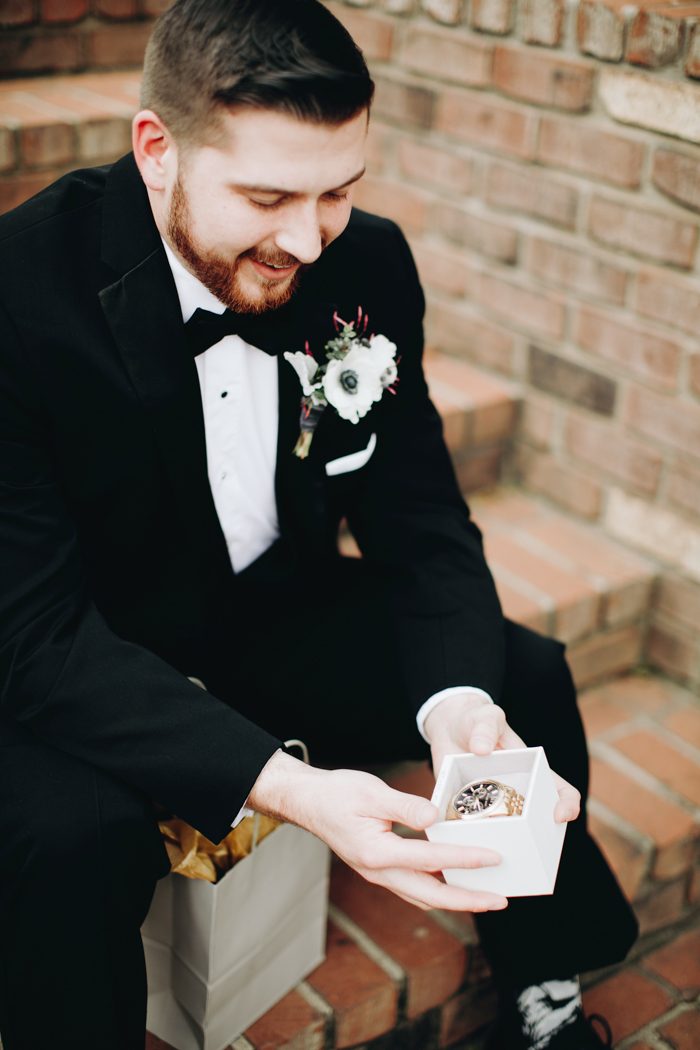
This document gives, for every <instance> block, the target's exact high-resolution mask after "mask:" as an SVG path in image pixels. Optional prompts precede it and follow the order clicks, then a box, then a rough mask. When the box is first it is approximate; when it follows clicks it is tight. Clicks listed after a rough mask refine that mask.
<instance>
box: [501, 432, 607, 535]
mask: <svg viewBox="0 0 700 1050" xmlns="http://www.w3.org/2000/svg"><path fill="white" fill-rule="evenodd" d="M517 470H518V476H519V477H520V478H521V479H522V481H523V483H524V485H525V486H526V488H529V489H531V490H532V491H533V492H538V493H540V495H542V496H546V497H547V499H551V500H552V501H553V502H554V503H557V504H558V505H559V506H560V507H564V509H565V510H570V511H573V513H574V514H578V515H579V516H580V517H582V518H589V519H594V518H597V517H598V515H599V513H600V508H601V502H602V490H601V487H600V485H599V484H598V482H597V481H594V480H593V479H592V478H590V477H589V476H588V475H587V474H585V473H584V472H583V471H580V470H576V469H575V468H573V467H572V466H570V465H569V464H566V463H560V462H559V461H558V460H556V459H555V458H554V457H553V456H549V455H547V454H546V453H539V452H536V451H534V450H528V449H525V448H521V449H519V450H518V454H517Z"/></svg>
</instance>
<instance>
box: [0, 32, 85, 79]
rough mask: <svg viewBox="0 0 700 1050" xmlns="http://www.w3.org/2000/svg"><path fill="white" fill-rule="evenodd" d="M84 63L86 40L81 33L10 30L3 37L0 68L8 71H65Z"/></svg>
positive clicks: (0, 48) (0, 41)
mask: <svg viewBox="0 0 700 1050" xmlns="http://www.w3.org/2000/svg"><path fill="white" fill-rule="evenodd" d="M83 65H84V61H83V53H82V41H81V39H80V38H79V35H78V34H77V33H69V32H50V31H46V32H44V33H42V34H41V36H29V35H25V34H23V33H13V34H12V35H10V34H9V33H6V34H5V35H4V37H0V69H2V70H4V72H5V73H6V74H7V73H52V72H56V73H65V72H68V71H69V70H75V69H80V68H81V67H82V66H83Z"/></svg>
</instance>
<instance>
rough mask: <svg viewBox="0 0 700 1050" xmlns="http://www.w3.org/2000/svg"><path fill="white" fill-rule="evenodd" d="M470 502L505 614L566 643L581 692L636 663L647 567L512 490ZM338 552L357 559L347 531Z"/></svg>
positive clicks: (649, 576) (648, 583) (649, 577)
mask: <svg viewBox="0 0 700 1050" xmlns="http://www.w3.org/2000/svg"><path fill="white" fill-rule="evenodd" d="M429 367H430V366H429ZM448 433H449V425H448ZM469 503H470V506H471V509H472V514H473V517H474V519H475V520H476V522H477V523H478V525H479V527H480V528H481V530H482V532H483V534H484V543H485V549H486V554H487V558H488V561H489V564H490V566H491V569H492V571H493V575H494V578H495V581H496V586H497V588H498V592H499V595H500V598H501V602H502V605H503V608H504V611H505V614H506V615H507V616H509V617H510V618H511V619H513V620H516V621H517V622H518V623H523V624H525V625H527V626H529V627H532V628H533V629H534V630H537V631H541V632H543V633H544V634H549V635H553V636H554V637H557V638H559V639H561V640H562V641H564V642H566V643H567V645H568V650H569V659H570V661H571V665H572V669H573V673H574V678H575V679H576V682H577V684H578V685H579V687H581V686H583V685H588V684H591V683H593V682H595V681H599V680H602V679H604V678H606V677H608V676H609V675H611V674H620V673H622V672H624V671H629V670H630V669H632V668H633V667H635V666H636V665H637V664H638V663H639V661H640V658H641V652H642V642H643V636H644V630H645V617H646V613H647V610H648V607H649V598H650V594H651V588H652V585H653V582H654V578H655V572H656V569H655V566H654V565H653V564H652V563H651V562H650V561H648V560H647V559H645V558H643V557H642V556H640V555H637V554H634V553H632V552H630V551H628V550H627V548H626V547H623V546H622V545H621V544H619V543H617V542H615V541H614V540H611V539H609V538H608V537H607V536H605V535H603V534H602V533H601V532H600V531H598V530H597V529H596V528H595V526H592V525H583V524H580V523H579V522H577V521H573V520H571V519H570V518H569V517H567V516H566V515H565V514H563V513H562V512H561V511H558V510H554V509H553V508H552V507H551V506H550V505H548V504H546V503H545V502H543V501H541V500H539V499H538V498H537V497H535V496H531V495H529V494H526V493H524V492H522V491H521V490H519V489H516V488H511V487H508V486H497V487H495V488H493V489H490V490H485V491H481V492H477V493H474V494H473V495H471V496H470V497H469ZM341 548H342V550H343V553H344V554H346V555H353V554H354V555H359V551H358V549H357V546H356V544H355V542H354V540H353V539H352V537H351V536H350V535H348V534H347V533H346V534H345V535H344V536H343V537H342V540H341Z"/></svg>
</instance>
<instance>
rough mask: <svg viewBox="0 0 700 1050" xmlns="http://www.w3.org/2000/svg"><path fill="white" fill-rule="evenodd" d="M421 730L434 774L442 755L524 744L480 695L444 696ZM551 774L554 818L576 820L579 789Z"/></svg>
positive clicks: (500, 713)
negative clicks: (555, 796)
mask: <svg viewBox="0 0 700 1050" xmlns="http://www.w3.org/2000/svg"><path fill="white" fill-rule="evenodd" d="M424 729H425V734H426V736H427V737H428V740H429V741H430V750H431V752H432V758H433V770H434V772H435V776H436V777H437V775H438V773H439V772H440V766H441V765H442V760H443V758H444V757H445V755H454V754H462V753H464V752H467V751H468V752H471V753H472V754H475V755H490V754H491V752H492V751H494V750H497V749H501V748H510V747H527V744H526V743H525V742H524V741H523V740H522V739H521V738H520V737H519V736H518V734H517V733H516V732H515V731H514V730H513V729H511V728H510V726H509V725H508V723H507V721H506V716H505V714H504V712H503V708H501V707H498V705H497V704H489V703H484V701H483V700H482V699H481V697H479V696H469V695H464V696H449V697H447V698H446V699H445V700H443V701H442V702H441V703H439V704H438V705H437V707H435V708H434V709H433V710H432V711H431V712H430V714H429V715H428V717H427V718H426V720H425V726H424ZM552 774H553V776H554V781H555V784H556V786H557V792H558V794H559V801H558V803H557V805H556V808H555V810H554V819H555V820H556V821H557V823H559V824H563V823H564V822H565V821H570V820H575V819H576V817H577V816H578V815H579V812H580V808H581V795H580V792H579V791H577V790H576V788H575V787H573V785H572V784H569V783H567V781H566V780H563V779H562V778H561V777H560V776H558V774H556V773H554V771H552Z"/></svg>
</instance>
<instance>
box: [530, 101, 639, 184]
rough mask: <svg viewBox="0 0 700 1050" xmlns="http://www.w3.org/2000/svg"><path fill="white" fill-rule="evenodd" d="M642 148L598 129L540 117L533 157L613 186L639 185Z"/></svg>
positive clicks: (633, 140) (631, 141) (619, 136)
mask: <svg viewBox="0 0 700 1050" xmlns="http://www.w3.org/2000/svg"><path fill="white" fill-rule="evenodd" d="M644 154H645V148H644V145H643V144H642V143H641V142H638V141H637V140H635V139H631V138H626V137H623V136H622V135H615V134H612V133H611V132H609V131H606V130H605V129H604V128H602V127H592V126H590V125H588V126H585V127H582V126H581V124H579V123H572V122H571V121H563V120H558V119H556V118H554V117H544V118H543V119H542V123H541V125H540V138H539V145H538V149H537V157H538V159H539V160H540V161H542V162H543V163H544V164H552V165H554V166H556V167H560V168H566V169H567V170H569V171H575V172H580V173H582V174H584V175H590V176H592V177H593V178H597V179H603V180H604V181H605V182H611V183H613V184H614V185H615V186H624V187H626V188H629V189H635V188H636V187H638V186H639V185H640V182H641V176H642V166H643V164H644Z"/></svg>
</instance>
